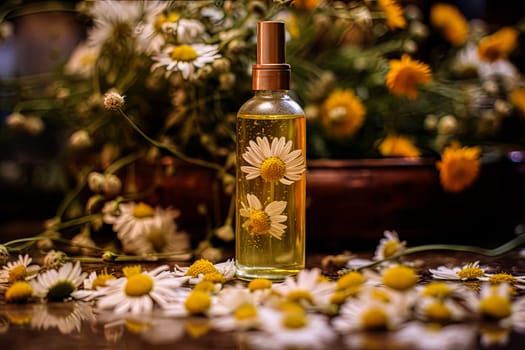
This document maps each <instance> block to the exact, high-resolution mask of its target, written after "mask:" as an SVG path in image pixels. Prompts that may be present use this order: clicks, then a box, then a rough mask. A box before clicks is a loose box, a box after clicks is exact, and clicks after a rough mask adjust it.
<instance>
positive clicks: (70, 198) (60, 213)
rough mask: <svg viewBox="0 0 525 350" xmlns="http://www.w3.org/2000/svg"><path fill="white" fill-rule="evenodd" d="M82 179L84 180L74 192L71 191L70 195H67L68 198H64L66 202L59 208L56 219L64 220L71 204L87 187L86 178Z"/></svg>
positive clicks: (63, 201)
mask: <svg viewBox="0 0 525 350" xmlns="http://www.w3.org/2000/svg"><path fill="white" fill-rule="evenodd" d="M82 178H83V180H82V181H79V182H78V184H77V186H76V187H75V188H74V189H73V190H71V191H69V193H67V194H66V196H65V197H64V200H62V202H61V203H60V205H59V207H58V208H57V211H56V215H55V216H56V217H58V218H62V216H63V215H64V213H65V211H66V209H67V208H68V207H69V205H70V204H71V202H72V201H73V200H74V199H75V198H76V197H77V196H78V194H79V193H80V191H82V189H83V188H84V186H85V185H86V177H85V176H83V177H82Z"/></svg>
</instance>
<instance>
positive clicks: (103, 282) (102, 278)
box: [71, 271, 117, 301]
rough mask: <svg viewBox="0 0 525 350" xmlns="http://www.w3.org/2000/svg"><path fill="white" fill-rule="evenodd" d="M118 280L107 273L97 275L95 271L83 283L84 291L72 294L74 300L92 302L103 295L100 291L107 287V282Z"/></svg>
mask: <svg viewBox="0 0 525 350" xmlns="http://www.w3.org/2000/svg"><path fill="white" fill-rule="evenodd" d="M115 279H117V278H116V277H115V276H113V275H112V274H108V273H107V271H103V272H101V273H99V274H97V272H96V271H93V272H91V273H90V274H89V276H88V277H87V278H86V279H85V280H84V282H83V287H84V288H83V289H79V290H76V291H74V292H73V293H71V296H72V297H73V298H74V299H80V300H86V301H89V300H92V299H95V298H97V297H99V296H102V295H103V292H102V291H100V290H99V289H100V288H102V287H106V286H107V281H109V280H115Z"/></svg>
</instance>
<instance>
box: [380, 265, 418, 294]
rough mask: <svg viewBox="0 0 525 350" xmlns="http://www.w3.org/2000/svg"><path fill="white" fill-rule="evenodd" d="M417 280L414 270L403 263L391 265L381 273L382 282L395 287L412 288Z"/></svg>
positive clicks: (399, 288)
mask: <svg viewBox="0 0 525 350" xmlns="http://www.w3.org/2000/svg"><path fill="white" fill-rule="evenodd" d="M417 281H418V277H417V275H416V272H415V271H414V270H413V269H411V268H409V267H407V266H403V265H397V266H393V267H391V268H389V269H387V270H386V271H385V273H384V274H383V283H384V285H385V286H387V287H390V288H393V289H397V290H407V289H409V288H412V287H413V286H414V285H415V284H416V283H417Z"/></svg>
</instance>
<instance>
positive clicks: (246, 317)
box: [212, 287, 260, 331]
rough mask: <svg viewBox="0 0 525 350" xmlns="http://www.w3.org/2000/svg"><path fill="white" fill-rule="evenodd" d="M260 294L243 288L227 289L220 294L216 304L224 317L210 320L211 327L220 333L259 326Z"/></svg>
mask: <svg viewBox="0 0 525 350" xmlns="http://www.w3.org/2000/svg"><path fill="white" fill-rule="evenodd" d="M259 296H260V294H259V293H251V292H250V291H249V290H248V289H244V288H235V287H231V288H227V289H224V290H223V291H221V292H220V294H219V301H218V304H219V305H221V306H222V307H224V312H225V313H226V314H227V315H225V316H221V317H216V318H214V319H212V326H213V327H214V328H217V329H219V330H222V331H232V330H248V329H254V328H257V327H258V326H259V322H260V321H259V311H258V307H259V305H260V299H259Z"/></svg>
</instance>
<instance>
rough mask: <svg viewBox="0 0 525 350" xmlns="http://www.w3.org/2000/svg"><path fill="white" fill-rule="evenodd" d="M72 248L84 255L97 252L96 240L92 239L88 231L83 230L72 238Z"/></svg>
mask: <svg viewBox="0 0 525 350" xmlns="http://www.w3.org/2000/svg"><path fill="white" fill-rule="evenodd" d="M71 243H72V248H74V249H75V251H76V252H80V253H81V254H82V255H91V254H93V253H94V252H95V248H96V247H97V246H96V244H95V242H94V241H93V240H92V239H91V237H90V236H89V233H88V232H81V233H79V234H78V235H76V236H75V237H73V238H72V239H71Z"/></svg>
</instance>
